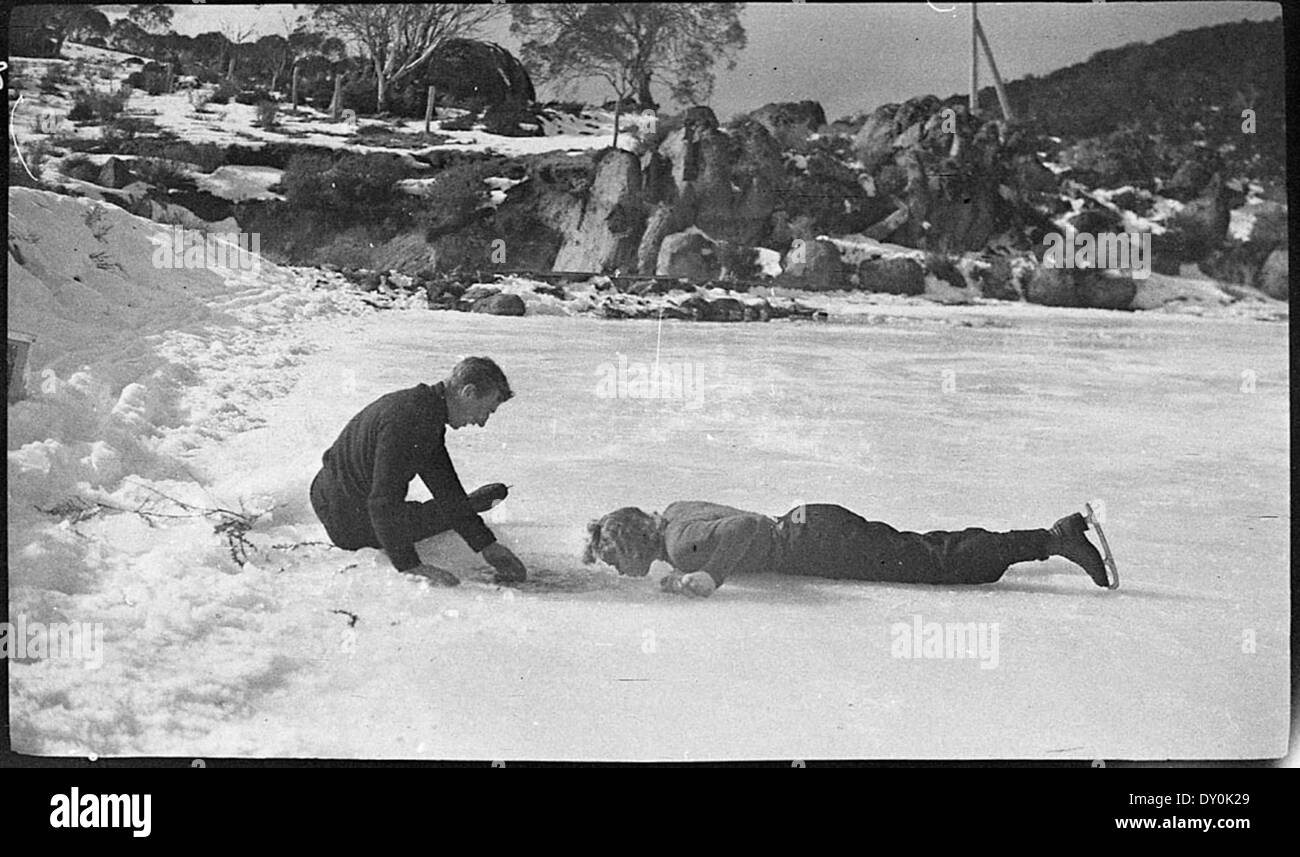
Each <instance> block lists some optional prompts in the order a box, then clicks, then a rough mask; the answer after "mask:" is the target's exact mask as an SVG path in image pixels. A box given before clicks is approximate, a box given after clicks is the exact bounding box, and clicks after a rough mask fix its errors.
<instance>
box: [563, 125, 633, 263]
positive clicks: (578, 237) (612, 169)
mask: <svg viewBox="0 0 1300 857" xmlns="http://www.w3.org/2000/svg"><path fill="white" fill-rule="evenodd" d="M640 197H641V165H640V161H639V159H638V158H637V157H636V156H635V155H633V154H632V153H630V152H625V151H622V150H621V149H606V150H605V151H604V152H602V153H601V155H600V157H599V160H598V162H597V164H596V172H595V175H594V177H593V178H592V183H591V190H590V191H589V192H588V194H587V199H586V202H585V203H583V206H582V211H581V215H580V216H579V217H578V218H577V222H576V223H575V224H574V225H573V226H572V228H571V229H569V230H567V231H565V240H564V244H563V245H562V246H561V247H560V252H559V253H558V254H557V255H556V257H555V265H554V267H553V268H552V270H555V271H590V272H592V273H605V272H606V271H613V270H615V269H623V270H629V271H630V270H634V269H635V266H636V263H637V245H638V244H639V239H640V238H641V227H640V226H639V225H638V224H637V223H636V219H637V214H638V212H640V210H641V199H640Z"/></svg>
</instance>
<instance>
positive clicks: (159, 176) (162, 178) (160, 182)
mask: <svg viewBox="0 0 1300 857" xmlns="http://www.w3.org/2000/svg"><path fill="white" fill-rule="evenodd" d="M131 170H132V172H134V173H135V174H136V175H138V176H139V177H140V179H141V180H142V181H144V182H145V183H146V184H149V185H152V186H153V187H156V188H159V189H161V190H165V191H166V190H193V189H194V188H195V187H196V185H195V184H194V180H193V179H192V178H190V177H189V175H188V174H187V173H186V172H185V170H184V169H183V168H182V167H181V166H180V164H177V163H176V162H174V161H168V160H163V159H161V158H137V159H136V160H135V162H134V163H132V164H131Z"/></svg>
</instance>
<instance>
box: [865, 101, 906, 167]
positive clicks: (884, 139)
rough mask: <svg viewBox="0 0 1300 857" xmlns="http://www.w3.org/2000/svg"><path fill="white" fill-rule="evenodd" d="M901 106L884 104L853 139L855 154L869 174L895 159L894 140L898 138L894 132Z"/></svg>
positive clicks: (872, 114)
mask: <svg viewBox="0 0 1300 857" xmlns="http://www.w3.org/2000/svg"><path fill="white" fill-rule="evenodd" d="M901 106H902V105H899V104H883V105H881V106H880V107H877V108H876V109H875V110H874V111H872V113H871V115H870V116H868V117H867V121H866V122H864V123H863V124H862V127H861V128H860V129H859V130H858V133H857V134H856V135H854V137H853V151H854V154H856V155H857V156H858V160H860V161H861V162H862V165H863V168H864V169H866V171H867V172H869V173H874V172H875V171H876V169H877V168H878V167H880V166H883V165H884V164H885V163H887V162H888V161H890V160H891V159H892V157H893V151H894V140H895V138H897V137H898V132H896V131H895V130H894V115H895V114H896V113H897V112H898V109H899V107H901Z"/></svg>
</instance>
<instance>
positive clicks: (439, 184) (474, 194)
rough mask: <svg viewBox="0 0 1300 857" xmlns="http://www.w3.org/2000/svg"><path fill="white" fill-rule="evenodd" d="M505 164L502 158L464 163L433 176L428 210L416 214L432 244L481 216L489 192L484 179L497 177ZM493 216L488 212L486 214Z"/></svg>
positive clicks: (425, 201)
mask: <svg viewBox="0 0 1300 857" xmlns="http://www.w3.org/2000/svg"><path fill="white" fill-rule="evenodd" d="M501 164H502V161H501V160H499V159H493V160H491V161H479V162H476V163H468V164H460V165H458V166H454V167H450V168H448V169H445V170H443V171H442V172H440V173H438V174H437V175H436V176H434V177H433V181H432V182H431V183H430V185H429V187H428V189H427V191H426V194H425V200H424V203H423V206H424V207H423V208H422V209H421V210H420V212H419V213H418V214H417V215H416V220H417V222H418V223H419V224H420V225H421V226H422V227H424V229H425V237H426V238H427V239H428V240H429V241H432V240H433V239H435V238H437V237H438V236H440V235H445V234H447V233H449V232H455V231H457V230H459V229H461V228H462V227H464V226H465V224H467V223H469V222H470V221H472V220H473V219H474V218H475V217H477V216H480V214H479V206H480V205H481V204H482V203H483V201H484V200H485V199H486V198H487V193H488V187H487V185H485V184H483V179H485V178H488V177H489V176H494V175H497V174H498V171H499V169H500V167H501ZM490 213H491V212H490V211H484V215H486V214H490Z"/></svg>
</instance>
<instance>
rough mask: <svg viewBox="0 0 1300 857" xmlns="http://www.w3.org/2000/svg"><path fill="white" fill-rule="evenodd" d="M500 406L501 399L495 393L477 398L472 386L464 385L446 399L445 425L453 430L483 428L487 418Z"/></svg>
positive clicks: (476, 392) (476, 391)
mask: <svg viewBox="0 0 1300 857" xmlns="http://www.w3.org/2000/svg"><path fill="white" fill-rule="evenodd" d="M500 405H501V397H500V395H499V394H498V393H496V392H495V391H494V392H492V393H489V394H488V395H486V396H479V395H478V390H476V389H475V388H474V385H473V384H466V385H465V386H464V387H461V388H460V390H459V391H457V392H455V393H453V394H451V395H449V396H448V397H447V425H448V426H450V427H451V428H453V429H460V428H464V427H465V426H479V427H482V426H485V425H487V421H488V417H490V416H492V414H493V413H495V412H496V409H497V408H498V407H500Z"/></svg>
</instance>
